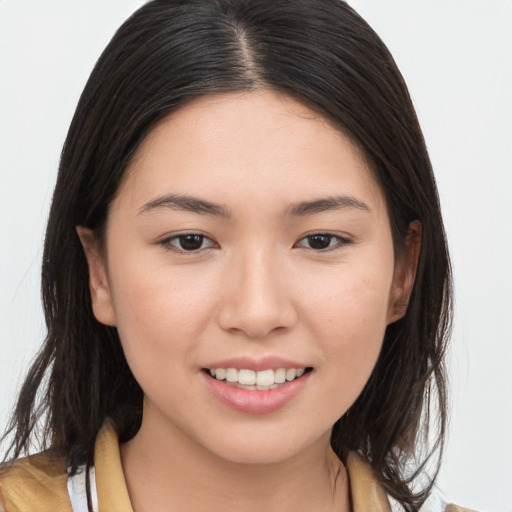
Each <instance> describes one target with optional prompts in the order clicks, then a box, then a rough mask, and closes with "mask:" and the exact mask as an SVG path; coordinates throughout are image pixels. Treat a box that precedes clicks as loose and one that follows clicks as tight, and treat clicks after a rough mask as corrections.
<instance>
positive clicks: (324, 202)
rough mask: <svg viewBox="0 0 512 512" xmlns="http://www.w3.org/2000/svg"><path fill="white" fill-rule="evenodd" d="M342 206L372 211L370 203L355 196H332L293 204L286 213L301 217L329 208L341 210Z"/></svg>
mask: <svg viewBox="0 0 512 512" xmlns="http://www.w3.org/2000/svg"><path fill="white" fill-rule="evenodd" d="M342 208H355V209H357V210H362V211H366V212H370V208H369V207H368V205H367V204H366V203H363V201H360V200H359V199H356V198H355V197H352V196H332V197H326V198H321V199H315V200H313V201H301V202H300V203H296V204H292V205H290V206H289V207H288V208H287V210H286V214H287V215H292V216H299V217H301V216H304V215H312V214H315V213H320V212H325V211H328V210H339V209H342Z"/></svg>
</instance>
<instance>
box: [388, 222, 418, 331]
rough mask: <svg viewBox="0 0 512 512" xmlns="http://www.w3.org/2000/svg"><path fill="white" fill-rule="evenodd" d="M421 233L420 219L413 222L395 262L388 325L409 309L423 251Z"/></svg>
mask: <svg viewBox="0 0 512 512" xmlns="http://www.w3.org/2000/svg"><path fill="white" fill-rule="evenodd" d="M421 235H422V228H421V222H420V221H419V220H415V221H413V222H411V223H410V224H409V231H408V233H407V237H406V239H405V249H404V253H403V255H402V256H401V257H400V259H399V260H398V261H397V262H396V264H395V273H394V276H393V285H392V290H391V294H390V301H389V308H388V319H387V323H388V325H389V324H391V323H393V322H396V321H397V320H399V319H400V318H402V317H403V316H404V315H405V312H406V311H407V306H408V304H409V298H410V296H411V293H412V289H413V287H414V281H415V279H416V270H417V268H418V260H419V257H420V251H421Z"/></svg>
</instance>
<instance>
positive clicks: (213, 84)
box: [7, 0, 452, 511]
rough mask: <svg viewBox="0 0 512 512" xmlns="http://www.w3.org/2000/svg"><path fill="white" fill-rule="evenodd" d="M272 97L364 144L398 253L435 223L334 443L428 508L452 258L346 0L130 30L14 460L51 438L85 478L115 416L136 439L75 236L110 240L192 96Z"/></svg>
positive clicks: (96, 73) (242, 4) (96, 117)
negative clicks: (125, 182)
mask: <svg viewBox="0 0 512 512" xmlns="http://www.w3.org/2000/svg"><path fill="white" fill-rule="evenodd" d="M257 88H267V89H271V90H275V91H279V92H282V93H285V94H288V95H290V96H292V97H294V98H295V99H297V100H298V101H300V102H302V103H304V104H305V105H307V106H309V107H310V108H313V109H315V110H316V111H317V112H319V113H321V114H322V115H324V116H326V117H328V118H329V119H331V120H334V121H335V122H336V123H337V125H338V126H339V127H340V129H341V130H343V131H344V132H345V133H346V134H348V135H349V136H350V137H351V139H352V140H353V141H354V142H355V143H356V144H357V145H358V146H359V147H360V148H361V149H362V151H363V152H364V154H365V155H366V157H367V158H368V160H369V161H370V162H371V164H372V167H373V169H374V172H375V176H376V179H377V181H378V182H379V184H380V185H381V187H382V189H383V191H384V194H385V196H386V199H387V203H388V208H389V213H390V219H391V228H392V233H393V241H394V245H395V251H396V253H397V254H398V255H399V254H400V251H401V250H402V249H403V247H404V244H405V238H406V235H407V230H408V226H409V224H410V222H411V221H414V220H419V221H420V222H421V224H422V249H421V254H420V259H419V264H418V270H417V277H416V282H415V286H414V289H413V292H412V296H411V298H410V303H409V306H408V309H407V312H406V314H405V316H404V317H403V318H402V319H401V320H399V321H397V322H395V323H393V324H391V325H390V326H388V328H387V330H386V333H385V338H384V343H383V348H382V351H381V354H380V358H379V360H378V362H377V365H376V367H375V369H374V371H373V374H372V375H371V377H370V379H369V381H368V383H367V384H366V387H365V388H364V390H363V392H362V393H361V395H360V396H359V398H358V399H357V401H356V402H355V403H354V404H353V405H352V407H351V408H350V410H349V411H348V412H347V413H346V414H345V415H344V416H343V417H342V418H341V419H340V420H339V421H338V422H337V423H336V424H335V425H334V428H333V432H332V439H331V442H332V446H333V448H334V450H335V452H336V453H337V454H338V455H339V457H340V458H341V459H342V460H344V459H345V457H346V455H347V453H348V452H349V451H352V450H356V451H358V452H359V453H360V454H361V455H362V456H363V457H364V458H365V459H366V460H368V461H369V463H370V464H371V466H372V467H373V469H374V471H375V473H376V474H377V476H378V478H379V479H380V480H381V482H382V484H383V485H384V487H385V489H386V490H387V491H388V492H389V493H390V494H391V495H392V496H394V497H395V498H397V499H398V500H399V502H400V503H401V504H402V506H403V507H404V509H405V510H408V511H414V510H417V509H418V508H419V507H420V505H421V504H422V503H423V502H424V500H425V499H426V497H427V496H428V494H429V492H430V490H431V486H432V484H433V481H434V478H435V475H436V474H437V470H438V469H439V458H435V457H434V475H433V477H432V478H431V479H430V480H427V482H426V483H424V484H423V485H422V486H421V488H420V489H415V490H413V487H412V486H411V482H413V481H414V479H415V478H416V477H417V476H418V474H419V473H420V472H421V470H422V469H423V467H424V464H425V462H426V461H427V460H428V459H429V458H431V457H432V456H433V455H436V454H437V455H439V454H440V453H441V452H442V447H443V440H444V433H445V424H446V385H445V384H446V383H445V370H444V366H443V358H444V352H445V345H446V341H447V338H448V334H449V328H450V320H451V300H452V291H451V277H450V265H449V258H448V252H447V247H446V240H445V234H444V229H443V223H442V219H441V213H440V208H439V200H438V195H437V191H436V185H435V180H434V176H433V174H432V168H431V164H430V161H429V158H428V154H427V150H426V148H425V143H424V140H423V137H422V133H421V130H420V127H419V125H418V121H417V118H416V115H415V112H414V108H413V105H412V103H411V100H410V97H409V94H408V91H407V88H406V86H405V84H404V81H403V79H402V77H401V75H400V72H399V71H398V69H397V67H396V65H395V63H394V61H393V59H392V57H391V55H390V53H389V52H388V50H387V48H386V47H385V45H384V44H383V43H382V41H381V40H380V39H379V37H378V36H377V35H376V34H375V32H374V31H373V30H372V29H371V28H370V27H369V26H368V25H367V24H366V22H365V21H364V20H362V19H361V18H360V17H359V16H358V15H357V14H356V13H355V12H354V11H353V10H352V9H351V8H350V7H349V6H348V5H347V4H346V3H344V2H342V1H341V0H279V1H275V0H154V1H151V2H148V3H147V4H146V5H144V6H143V7H142V8H141V9H140V10H138V11H137V12H136V13H135V14H134V15H133V16H132V17H131V18H130V19H128V20H127V21H126V23H125V24H124V25H123V26H122V27H121V28H120V29H119V31H118V32H117V33H116V35H115V36H114V38H113V39H112V41H111V42H110V44H109V45H108V47H107V48H106V50H105V51H104V53H103V54H102V56H101V57H100V59H99V61H98V63H97V64H96V66H95V68H94V70H93V72H92V74H91V77H90V79H89V81H88V83H87V85H86V87H85V90H84V92H83V94H82V96H81V99H80V102H79V104H78V106H77V109H76V113H75V116H74V118H73V121H72V124H71V127H70V130H69V134H68V136H67V139H66V143H65V145H64V149H63V153H62V159H61V163H60V168H59V174H58V178H57V184H56V187H55V192H54V196H53V203H52V207H51V211H50V217H49V221H48V228H47V232H46V239H45V246H44V259H43V271H42V294H43V302H44V309H45V316H46V323H47V326H48V335H47V338H46V340H45V342H44V345H43V347H42V349H41V351H40V353H39V355H38V356H37V359H36V360H35V362H34V363H33V366H32V367H31V369H30V372H29V374H28V376H27V378H26V380H25V383H24V385H23V387H22V389H21V392H20V396H19V400H18V402H17V406H16V409H15V411H14V413H13V417H12V420H11V423H10V425H9V427H8V430H7V433H8V434H9V435H10V436H11V437H12V439H13V441H12V444H11V445H10V448H9V456H11V457H15V458H16V457H19V456H20V455H21V454H22V453H24V452H25V451H26V450H27V447H28V446H29V444H30V441H31V440H32V438H33V437H34V435H35V433H36V432H38V431H39V432H41V433H42V439H43V443H42V444H43V447H44V448H47V449H50V450H51V451H52V452H53V453H54V454H55V455H57V456H65V457H66V458H67V459H68V461H69V464H70V465H71V467H72V469H73V470H74V471H76V469H77V467H78V466H79V465H80V464H84V463H86V464H92V463H93V449H94V441H95V437H96V434H97V432H98V430H99V429H100V427H101V425H102V423H103V422H104V421H105V418H107V417H110V418H111V419H112V421H113V422H114V424H115V426H116V428H117V431H118V433H119V437H120V440H121V442H123V441H126V440H128V439H130V438H131V437H133V435H134V434H135V433H136V432H137V430H138V428H139V426H140V423H141V415H142V398H143V393H142V390H141V389H140V387H139V385H138V384H137V382H136V381H135V379H134V378H133V376H132V373H131V371H130V369H129V367H128V365H127V363H126V359H125V357H124V354H123V351H122V348H121V344H120V341H119V338H118V334H117V331H116V329H115V328H113V327H107V326H105V325H102V324H100V323H98V322H97V321H96V319H95V318H94V315H93V313H92V309H91V298H90V294H89V285H88V272H87V265H86V261H85V257H84V253H83V250H82V247H81V244H80V241H79V239H78V236H77V234H76V230H75V227H76V226H77V225H83V226H85V227H88V228H92V229H94V230H96V233H97V234H99V235H100V234H101V232H102V229H103V227H104V225H105V221H106V217H107V212H108V208H109V204H110V202H111V200H112V198H113V197H114V195H115V194H116V191H117V189H118V185H119V182H120V180H121V178H122V176H123V173H124V171H125V169H126V167H127V165H128V163H129V162H130V160H131V158H132V157H133V155H134V153H135V152H136V150H137V148H138V147H139V145H140V144H141V142H142V141H143V140H144V138H145V137H146V136H147V135H148V133H149V132H150V131H151V130H152V128H153V127H154V126H155V124H156V123H158V122H159V121H160V120H161V119H162V118H164V117H165V116H167V115H168V114H169V113H171V112H173V111H176V110H177V109H179V108H180V107H182V106H183V105H185V104H186V103H187V102H188V101H190V100H192V99H193V98H197V97H200V96H203V95H207V94H214V93H220V92H223V93H225V92H231V91H233V92H234V91H242V90H252V89H257ZM432 401H434V404H435V405H436V407H437V411H438V415H437V418H438V422H437V425H436V431H435V432H434V436H433V443H431V444H430V449H428V450H427V451H422V450H421V447H422V446H424V443H423V441H425V439H426V438H427V434H428V426H429V423H430V420H431V418H430V414H429V411H430V407H431V405H432V404H431V402H432ZM39 428H41V429H42V430H39ZM420 454H421V455H420ZM411 461H412V462H413V464H414V469H413V470H412V471H411V470H408V469H407V468H409V464H410V462H411Z"/></svg>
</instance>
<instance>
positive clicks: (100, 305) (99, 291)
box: [76, 226, 117, 326]
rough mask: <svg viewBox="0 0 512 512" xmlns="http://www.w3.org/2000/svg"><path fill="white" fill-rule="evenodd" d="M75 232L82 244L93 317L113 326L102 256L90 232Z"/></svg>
mask: <svg viewBox="0 0 512 512" xmlns="http://www.w3.org/2000/svg"><path fill="white" fill-rule="evenodd" d="M76 232H77V233H78V236H79V238H80V241H81V242H82V247H83V249H84V252H85V257H86V259H87V266H88V268H89V289H90V292H91V300H92V310H93V312H94V316H95V317H96V320H98V322H100V323H102V324H105V325H110V326H115V325H116V323H117V322H116V315H115V312H114V305H113V302H112V295H111V293H110V285H109V282H108V274H107V268H106V264H105V258H104V255H103V254H102V251H101V249H100V247H99V246H98V242H97V240H96V237H95V236H94V233H93V231H92V230H90V229H88V228H84V227H83V226H77V228H76Z"/></svg>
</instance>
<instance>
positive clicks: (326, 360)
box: [304, 266, 392, 417]
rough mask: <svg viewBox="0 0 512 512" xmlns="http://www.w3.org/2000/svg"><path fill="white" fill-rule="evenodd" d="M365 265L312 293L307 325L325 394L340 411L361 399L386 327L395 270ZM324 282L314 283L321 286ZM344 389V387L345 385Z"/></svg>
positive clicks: (340, 412)
mask: <svg viewBox="0 0 512 512" xmlns="http://www.w3.org/2000/svg"><path fill="white" fill-rule="evenodd" d="M368 268H371V267H365V268H363V269H361V270H360V271H356V270H355V269H352V271H351V272H350V273H349V274H348V275H346V276H343V277H340V278H339V279H336V280H335V279H333V278H332V276H331V279H330V280H329V281H326V282H325V284H324V286H323V287H322V288H321V290H322V291H321V292H319V293H316V294H313V296H312V297H310V301H309V306H308V307H307V313H304V317H305V318H307V319H309V323H308V328H309V330H310V331H311V334H312V337H313V338H314V339H315V340H316V342H317V344H318V347H319V349H320V357H321V359H320V360H321V366H322V368H323V369H324V370H325V371H324V372H323V375H324V376H325V379H326V396H327V397H329V400H330V401H331V402H336V404H337V406H336V407H337V410H338V412H339V416H338V417H340V416H341V415H342V414H343V413H344V412H345V411H346V410H347V409H348V408H349V407H350V406H351V405H352V403H353V402H354V401H355V400H356V399H357V397H358V396H359V394H360V393H361V391H362V390H363V388H364V386H365V384H366V382H367V381H368V379H369V377H370V375H371V373H372V371H373V368H374V366H375V363H376V361H377V359H378V357H379V353H380V350H381V347H382V342H383V338H384V334H385V330H386V325H387V323H386V319H387V310H388V301H389V291H390V285H391V278H392V272H391V271H389V269H388V268H386V269H385V271H384V270H382V272H379V271H378V270H377V269H382V266H376V267H373V268H374V269H375V270H374V271H372V272H371V273H370V272H368V270H367V269H368ZM319 289H320V288H318V287H317V288H316V290H319ZM341 390H342V391H341Z"/></svg>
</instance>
